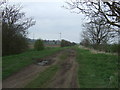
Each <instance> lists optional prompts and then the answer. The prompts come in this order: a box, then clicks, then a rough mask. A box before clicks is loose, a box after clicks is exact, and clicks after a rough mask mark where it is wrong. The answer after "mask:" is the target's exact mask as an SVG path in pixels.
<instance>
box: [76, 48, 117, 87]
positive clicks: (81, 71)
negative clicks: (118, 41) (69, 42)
mask: <svg viewBox="0 0 120 90" xmlns="http://www.w3.org/2000/svg"><path fill="white" fill-rule="evenodd" d="M77 61H78V63H79V68H78V81H79V85H80V88H117V87H118V67H117V64H118V57H117V56H115V55H107V54H93V53H91V52H90V51H89V50H85V49H81V48H78V49H77Z"/></svg>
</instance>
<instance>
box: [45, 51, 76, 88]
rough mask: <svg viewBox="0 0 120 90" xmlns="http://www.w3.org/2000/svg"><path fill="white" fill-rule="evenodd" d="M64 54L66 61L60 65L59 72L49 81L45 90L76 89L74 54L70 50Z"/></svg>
mask: <svg viewBox="0 0 120 90" xmlns="http://www.w3.org/2000/svg"><path fill="white" fill-rule="evenodd" d="M66 53H68V57H67V59H66V60H64V61H63V62H62V63H61V64H60V70H59V71H58V72H57V73H56V75H55V76H54V77H53V79H52V80H50V81H49V83H48V85H47V86H46V87H47V88H78V83H77V66H78V65H77V63H76V60H75V58H76V52H75V50H72V49H71V50H67V51H66Z"/></svg>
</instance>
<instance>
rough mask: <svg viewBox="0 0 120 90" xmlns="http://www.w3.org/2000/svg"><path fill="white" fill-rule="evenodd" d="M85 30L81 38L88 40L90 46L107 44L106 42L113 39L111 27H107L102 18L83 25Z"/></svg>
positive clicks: (113, 34) (113, 33)
mask: <svg viewBox="0 0 120 90" xmlns="http://www.w3.org/2000/svg"><path fill="white" fill-rule="evenodd" d="M83 26H84V28H85V30H84V31H83V35H82V36H83V38H84V39H88V40H89V41H90V43H91V44H95V45H100V44H107V42H108V41H109V40H110V39H111V38H113V37H115V33H116V32H113V30H112V28H111V25H108V24H107V23H106V22H105V21H104V18H97V19H94V21H91V22H88V23H86V24H84V25H83Z"/></svg>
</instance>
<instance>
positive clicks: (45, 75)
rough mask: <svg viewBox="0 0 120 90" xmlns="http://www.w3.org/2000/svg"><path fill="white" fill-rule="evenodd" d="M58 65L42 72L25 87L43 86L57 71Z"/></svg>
mask: <svg viewBox="0 0 120 90" xmlns="http://www.w3.org/2000/svg"><path fill="white" fill-rule="evenodd" d="M57 70H58V66H57V65H54V66H51V67H49V68H47V69H46V70H45V71H43V72H41V73H40V74H39V76H38V77H37V78H36V79H34V80H33V81H31V82H30V83H28V85H26V86H25V88H41V87H42V86H43V85H44V84H45V83H46V82H47V81H49V80H50V79H51V78H52V77H53V76H54V75H55V73H56V72H57Z"/></svg>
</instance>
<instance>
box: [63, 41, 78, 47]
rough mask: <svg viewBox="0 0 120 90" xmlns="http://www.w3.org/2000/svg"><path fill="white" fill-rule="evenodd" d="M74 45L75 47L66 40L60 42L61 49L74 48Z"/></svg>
mask: <svg viewBox="0 0 120 90" xmlns="http://www.w3.org/2000/svg"><path fill="white" fill-rule="evenodd" d="M74 45H76V43H71V42H69V41H67V40H62V41H61V47H67V46H74Z"/></svg>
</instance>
